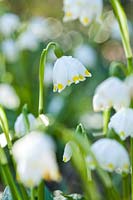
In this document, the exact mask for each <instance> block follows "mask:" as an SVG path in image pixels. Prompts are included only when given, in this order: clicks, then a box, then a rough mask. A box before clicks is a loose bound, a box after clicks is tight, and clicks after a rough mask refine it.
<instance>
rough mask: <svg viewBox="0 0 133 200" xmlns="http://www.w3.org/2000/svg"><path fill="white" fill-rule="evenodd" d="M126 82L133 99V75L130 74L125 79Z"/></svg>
mask: <svg viewBox="0 0 133 200" xmlns="http://www.w3.org/2000/svg"><path fill="white" fill-rule="evenodd" d="M125 84H126V85H127V87H128V89H129V93H130V97H131V98H132V99H133V75H130V76H128V77H127V78H126V79H125Z"/></svg>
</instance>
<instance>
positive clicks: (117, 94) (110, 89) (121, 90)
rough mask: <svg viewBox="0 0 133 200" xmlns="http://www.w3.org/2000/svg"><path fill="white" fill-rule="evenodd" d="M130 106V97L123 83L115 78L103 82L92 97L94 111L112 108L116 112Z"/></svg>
mask: <svg viewBox="0 0 133 200" xmlns="http://www.w3.org/2000/svg"><path fill="white" fill-rule="evenodd" d="M129 105H130V95H129V91H128V88H127V86H126V85H125V83H124V82H122V81H121V80H120V79H118V78H116V77H111V78H108V79H106V80H105V81H103V82H102V83H101V84H100V85H99V86H98V87H97V88H96V92H95V95H94V97H93V108H94V110H95V111H103V110H105V109H108V108H111V107H113V108H114V109H115V110H116V111H118V110H120V109H121V108H122V107H128V106H129Z"/></svg>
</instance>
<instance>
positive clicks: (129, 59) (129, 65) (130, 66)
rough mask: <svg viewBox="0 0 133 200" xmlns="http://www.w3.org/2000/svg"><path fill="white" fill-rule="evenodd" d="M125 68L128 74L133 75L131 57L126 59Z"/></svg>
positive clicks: (132, 60) (132, 59)
mask: <svg viewBox="0 0 133 200" xmlns="http://www.w3.org/2000/svg"><path fill="white" fill-rule="evenodd" d="M127 67H128V72H129V74H131V73H133V57H130V58H127Z"/></svg>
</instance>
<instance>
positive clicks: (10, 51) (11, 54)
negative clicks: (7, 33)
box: [1, 39, 18, 62]
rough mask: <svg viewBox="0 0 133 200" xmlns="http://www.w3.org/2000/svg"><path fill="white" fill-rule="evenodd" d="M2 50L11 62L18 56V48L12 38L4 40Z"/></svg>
mask: <svg viewBox="0 0 133 200" xmlns="http://www.w3.org/2000/svg"><path fill="white" fill-rule="evenodd" d="M1 48H2V52H3V54H4V56H5V58H6V59H7V60H8V61H9V62H14V61H16V60H17V58H18V48H17V45H16V43H15V41H13V40H12V39H7V40H4V41H3V42H2V45H1Z"/></svg>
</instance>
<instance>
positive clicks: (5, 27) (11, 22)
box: [0, 13, 20, 36]
mask: <svg viewBox="0 0 133 200" xmlns="http://www.w3.org/2000/svg"><path fill="white" fill-rule="evenodd" d="M19 26H20V20H19V17H18V16H17V15H15V14H13V13H6V14H4V15H2V16H0V32H1V33H2V34H3V35H4V36H9V35H11V34H12V33H13V32H14V31H16V30H17V29H18V27H19Z"/></svg>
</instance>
